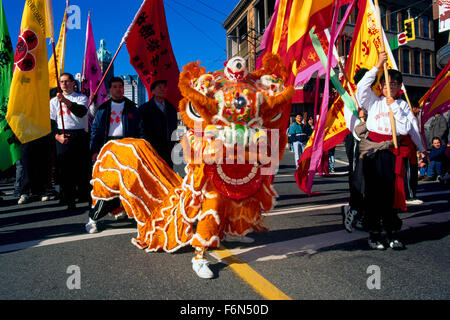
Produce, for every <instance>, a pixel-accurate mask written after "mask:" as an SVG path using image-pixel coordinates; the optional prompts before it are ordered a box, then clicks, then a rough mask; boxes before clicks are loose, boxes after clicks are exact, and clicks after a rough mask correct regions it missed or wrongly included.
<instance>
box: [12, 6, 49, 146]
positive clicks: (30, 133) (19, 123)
mask: <svg viewBox="0 0 450 320" xmlns="http://www.w3.org/2000/svg"><path fill="white" fill-rule="evenodd" d="M47 35H49V27H48V23H47V4H46V1H45V0H26V1H25V8H24V10H23V15H22V23H21V25H20V33H19V39H18V41H17V45H16V51H15V54H14V73H13V79H12V82H11V88H10V92H9V102H8V112H7V114H6V120H7V121H8V124H9V126H10V127H11V129H12V131H13V132H14V134H15V135H16V136H17V138H18V139H19V140H20V142H21V143H26V142H29V141H32V140H35V139H37V138H40V137H42V136H45V135H46V134H48V133H50V107H49V99H50V93H49V84H48V64H47V44H46V41H45V40H46V36H47Z"/></svg>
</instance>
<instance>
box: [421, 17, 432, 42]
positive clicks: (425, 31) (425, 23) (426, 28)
mask: <svg viewBox="0 0 450 320" xmlns="http://www.w3.org/2000/svg"><path fill="white" fill-rule="evenodd" d="M422 21H423V23H422V24H423V36H424V37H425V38H430V19H429V18H428V16H425V15H424V16H422Z"/></svg>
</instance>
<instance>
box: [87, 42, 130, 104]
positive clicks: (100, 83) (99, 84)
mask: <svg viewBox="0 0 450 320" xmlns="http://www.w3.org/2000/svg"><path fill="white" fill-rule="evenodd" d="M122 45H123V42H121V43H120V45H119V47H118V48H117V50H116V53H115V54H114V56H113V58H112V59H111V62H110V63H109V65H108V68H106V71H105V72H104V73H103V77H102V79H101V80H100V82H99V83H98V85H97V88H95V92H94V94H91V96H90V98H89V104H88V108H89V107H90V105H91V104H92V102H93V100H94V98H95V96H96V95H97V93H98V90H100V86H101V85H102V84H103V82H104V81H105V78H106V75H107V74H108V72H109V69H111V66H112V64H113V63H114V60H116V57H117V54H118V53H119V51H120V48H122Z"/></svg>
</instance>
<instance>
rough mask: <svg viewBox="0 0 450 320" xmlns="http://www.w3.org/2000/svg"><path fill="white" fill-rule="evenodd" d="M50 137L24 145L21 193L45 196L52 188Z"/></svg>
mask: <svg viewBox="0 0 450 320" xmlns="http://www.w3.org/2000/svg"><path fill="white" fill-rule="evenodd" d="M50 139H51V137H50V135H47V136H44V137H41V138H38V139H36V140H33V141H30V142H27V143H24V144H22V158H21V160H20V161H21V164H22V174H21V176H20V178H19V186H20V187H19V189H20V193H21V194H24V193H29V192H31V193H33V194H36V195H43V194H44V193H45V191H46V189H47V188H48V187H49V186H50V182H51V181H50V178H51V174H50V169H51V148H50V142H51V140H50Z"/></svg>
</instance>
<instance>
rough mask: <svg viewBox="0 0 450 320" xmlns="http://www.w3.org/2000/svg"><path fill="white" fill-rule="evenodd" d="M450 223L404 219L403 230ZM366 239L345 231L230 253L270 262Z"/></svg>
mask: <svg viewBox="0 0 450 320" xmlns="http://www.w3.org/2000/svg"><path fill="white" fill-rule="evenodd" d="M448 221H450V212H444V213H437V214H432V215H426V216H421V217H416V218H405V219H403V228H402V230H405V229H410V228H416V227H421V226H425V225H430V224H434V223H445V222H448ZM364 238H367V232H362V231H354V232H352V233H348V232H347V231H345V230H340V231H334V232H328V233H322V234H317V235H314V236H309V237H302V238H297V239H292V240H288V241H281V242H275V243H270V244H266V245H261V246H255V247H246V248H236V249H230V251H231V252H232V253H233V254H234V255H235V256H236V257H237V258H239V259H241V260H242V261H245V262H246V263H249V262H251V261H270V260H280V259H286V258H288V257H289V256H290V255H296V254H314V253H316V252H317V251H318V250H320V249H322V248H326V247H330V246H334V245H338V244H343V243H348V242H352V241H355V240H359V239H364Z"/></svg>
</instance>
